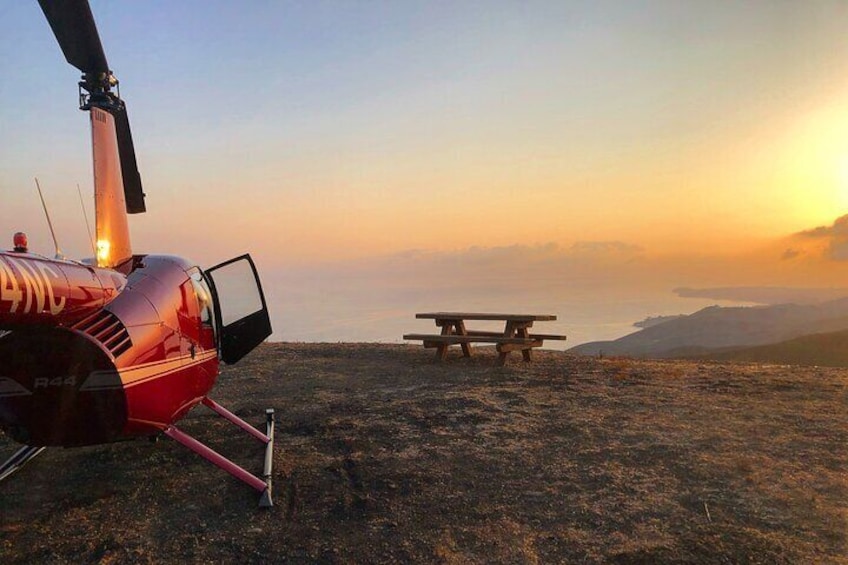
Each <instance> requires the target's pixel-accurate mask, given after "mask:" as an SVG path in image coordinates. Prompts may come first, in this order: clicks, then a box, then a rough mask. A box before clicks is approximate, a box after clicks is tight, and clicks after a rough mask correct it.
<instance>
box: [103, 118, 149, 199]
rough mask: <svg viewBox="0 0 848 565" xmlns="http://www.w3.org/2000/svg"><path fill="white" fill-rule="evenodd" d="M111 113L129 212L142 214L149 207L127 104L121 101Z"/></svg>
mask: <svg viewBox="0 0 848 565" xmlns="http://www.w3.org/2000/svg"><path fill="white" fill-rule="evenodd" d="M110 113H111V114H112V116H114V117H115V133H116V135H117V139H118V156H119V157H120V160H121V176H122V177H123V181H124V199H125V200H126V203H127V214H140V213H142V212H145V211H146V210H147V208H146V207H145V205H144V191H143V190H142V188H141V175H140V174H139V173H138V164H137V163H136V160H135V146H134V145H133V140H132V132H130V120H129V118H128V117H127V107H126V104H125V103H124V102H123V101H121V108H120V109H116V110H113V111H111V112H110Z"/></svg>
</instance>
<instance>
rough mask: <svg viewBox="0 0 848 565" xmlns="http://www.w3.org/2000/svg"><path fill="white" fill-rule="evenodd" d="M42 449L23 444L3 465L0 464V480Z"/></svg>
mask: <svg viewBox="0 0 848 565" xmlns="http://www.w3.org/2000/svg"><path fill="white" fill-rule="evenodd" d="M44 449H45V448H44V447H38V446H30V445H25V446H23V447H22V448H20V449H19V450H17V451H16V452H15V454H14V455H12V456H11V457H10V458H9V459H7V460H6V462H5V463H3V465H0V481H2V480H3V479H5V478H6V477H8V476H10V475H12V474H13V473H14V472H15V471H18V470H19V469H20V468H21V467H23V466H24V465H26V464H27V463H29V462H30V461H31V460H32V458H33V457H35V456H36V455H38V454H39V453H41V452H42V451H44Z"/></svg>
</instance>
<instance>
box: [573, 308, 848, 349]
mask: <svg viewBox="0 0 848 565" xmlns="http://www.w3.org/2000/svg"><path fill="white" fill-rule="evenodd" d="M839 330H848V298H841V299H839V300H832V301H830V302H825V303H822V304H812V305H797V304H781V305H777V306H756V307H730V308H727V307H724V308H723V307H719V306H711V307H709V308H704V309H703V310H699V311H698V312H695V313H694V314H691V315H689V316H684V317H681V318H675V319H671V320H668V321H666V322H663V323H660V324H656V325H652V326H650V327H646V328H644V329H642V330H640V331H637V332H635V333H632V334H629V335H626V336H624V337H622V338H619V339H617V340H614V341H596V342H590V343H584V344H582V345H578V346H577V347H573V348H572V349H570V350H569V351H571V352H573V353H579V354H584V355H597V354H599V353H603V354H604V355H628V356H633V357H681V356H691V355H698V354H701V353H706V352H708V351H709V350H714V349H727V348H739V347H751V346H757V345H765V344H770V343H778V342H783V341H787V340H791V339H793V338H796V337H800V336H804V335H810V334H815V333H825V332H836V331H839Z"/></svg>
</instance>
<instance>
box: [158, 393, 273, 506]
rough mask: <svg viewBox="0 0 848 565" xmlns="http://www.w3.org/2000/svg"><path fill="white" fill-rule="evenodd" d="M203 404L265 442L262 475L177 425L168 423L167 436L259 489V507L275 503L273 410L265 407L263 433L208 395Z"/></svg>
mask: <svg viewBox="0 0 848 565" xmlns="http://www.w3.org/2000/svg"><path fill="white" fill-rule="evenodd" d="M203 405H204V406H206V407H208V408H209V409H210V410H212V411H213V412H215V413H216V414H218V415H219V416H221V417H223V418H225V419H226V420H229V421H230V422H232V423H233V424H235V425H236V426H238V427H239V428H241V429H242V430H244V431H246V432H248V433H249V434H250V435H252V436H253V437H255V438H256V439H258V440H259V441H261V442H263V443H264V444H265V464H264V465H263V470H262V478H260V477H257V476H256V475H254V474H253V473H250V472H249V471H246V470H245V469H244V468H242V467H240V466H239V465H237V464H235V463H233V462H232V461H230V460H229V459H227V458H226V457H224V456H223V455H221V454H220V453H218V452H217V451H215V450H213V449H212V448H210V447H207V446H206V445H204V444H202V443H200V442H199V441H197V440H196V439H194V438H193V437H191V436H190V435H188V434H187V433H185V432H183V431H182V430H179V429H178V428H177V427H176V426H168V427H167V428H166V429H165V431H164V433H165V435H166V436H168V437H169V438H171V439H173V440H174V441H176V442H177V443H179V444H181V445H183V446H184V447H187V448H188V449H190V450H192V451H194V452H195V453H197V454H198V455H200V456H201V457H203V458H204V459H206V460H207V461H209V462H210V463H212V464H213V465H215V466H216V467H219V468H221V469H223V470H224V471H226V472H228V473H229V474H231V475H232V476H234V477H235V478H237V479H238V480H240V481H242V482H243V483H246V484H248V485H250V486H251V487H253V488H254V489H255V490H256V491H258V492H260V493H261V494H262V496H261V497H260V499H259V506H262V507H269V506H273V501H272V500H271V466H272V465H273V461H274V409H273V408H268V409H267V410H265V419H266V432H265V433H264V434H263V433H262V432H260V431H259V430H257V429H256V428H254V427H253V426H251V425H250V424H248V423H247V422H245V421H244V420H242V419H241V418H239V417H238V416H236V415H235V414H233V413H232V412H230V411H229V410H227V409H226V408H224V407H223V406H221V405H220V404H218V403H217V402H215V401H213V400H211V399H209V398H204V399H203Z"/></svg>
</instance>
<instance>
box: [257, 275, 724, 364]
mask: <svg viewBox="0 0 848 565" xmlns="http://www.w3.org/2000/svg"><path fill="white" fill-rule="evenodd" d="M321 275H322V274H321V273H318V274H316V275H315V276H303V275H302V274H296V275H290V276H286V275H279V274H277V275H273V274H272V275H271V276H269V277H266V278H267V279H268V280H270V281H271V282H270V283H267V284H266V285H265V286H266V297H267V300H268V306H269V310H270V312H271V321H272V326H273V329H274V333H273V335H272V336H271V338H270V339H271V340H272V341H295V342H380V343H402V342H403V340H402V336H403V334H405V333H436V332H437V328H436V326H435V324H434V322H433V320H418V319H416V318H415V314H416V313H417V312H433V311H464V312H505V313H526V314H553V315H556V316H557V320H556V321H554V322H537V323H536V325H535V328H536V329H537V330H538V331H540V332H544V333H553V334H564V335H566V336H568V340H567V341H565V342H561V341H547V342H545V347H546V348H550V349H567V348H569V347H573V346H575V345H579V344H581V343H586V342H589V341H597V340H611V339H616V338H619V337H622V336H624V335H627V334H629V333H632V332H634V331H638V329H639V328H636V327H634V325H633V324H634V323H636V322H638V321H641V320H643V319H645V318H647V317H650V316H668V315H676V314H689V313H692V312H695V311H697V310H700V309H702V308H705V307H707V306H712V305H715V304H722V302H720V301H716V300H712V299H700V298H680V297H678V296H677V295H676V294H675V293H674V292H672V289H671V288H641V289H638V288H635V287H632V288H631V287H627V286H626V285H624V286H623V287H622V286H621V285H619V286H617V287H615V288H609V287H607V288H605V287H603V286H589V287H588V288H587V287H583V288H576V287H570V286H569V285H568V284H565V285H554V286H551V285H541V286H540V285H536V286H531V287H529V288H509V285H491V284H490V285H464V284H456V285H453V284H450V282H449V281H448V282H447V283H445V284H442V285H433V284H431V282H427V283H426V284H415V283H414V282H410V281H408V280H406V281H403V282H399V281H392V280H387V279H386V278H385V277H353V276H350V277H346V276H341V275H336V276H331V275H329V274H326V273H324V275H326V276H323V277H322V276H321ZM724 304H729V303H727V302H725V303H724ZM468 326H469V327H470V328H475V329H488V330H502V329H503V322H474V323H473V324H472V323H469V324H468Z"/></svg>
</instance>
